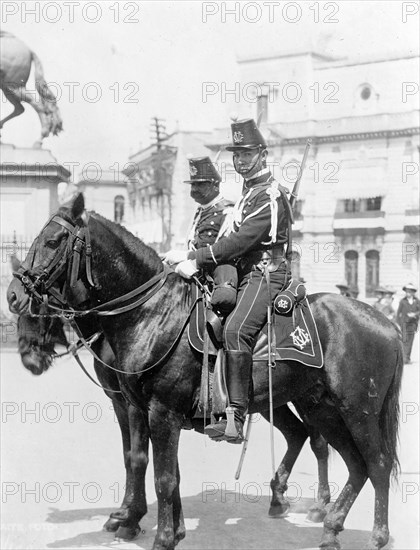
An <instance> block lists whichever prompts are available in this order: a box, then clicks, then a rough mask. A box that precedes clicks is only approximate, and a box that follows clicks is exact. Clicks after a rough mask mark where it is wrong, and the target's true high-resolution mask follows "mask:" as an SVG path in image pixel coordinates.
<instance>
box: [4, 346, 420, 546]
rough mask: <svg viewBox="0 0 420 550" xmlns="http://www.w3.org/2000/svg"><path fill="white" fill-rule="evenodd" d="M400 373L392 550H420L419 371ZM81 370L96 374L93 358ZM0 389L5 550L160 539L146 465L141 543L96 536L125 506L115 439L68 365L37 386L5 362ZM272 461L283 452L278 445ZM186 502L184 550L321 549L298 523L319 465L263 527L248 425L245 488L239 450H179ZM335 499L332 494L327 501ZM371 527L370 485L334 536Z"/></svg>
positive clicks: (259, 463)
mask: <svg viewBox="0 0 420 550" xmlns="http://www.w3.org/2000/svg"><path fill="white" fill-rule="evenodd" d="M414 357H415V358H416V361H415V363H413V364H411V365H408V366H406V367H405V372H404V378H403V391H402V396H401V403H402V405H401V406H402V414H401V432H400V435H401V437H400V439H401V449H402V450H401V453H400V459H401V466H402V475H401V477H400V479H399V483H398V485H396V484H394V486H393V488H392V492H391V503H390V530H391V536H392V538H391V541H390V543H389V545H388V548H394V549H398V550H408V549H413V550H414V549H418V548H420V542H419V536H418V532H419V531H418V517H419V507H418V502H419V498H418V488H419V433H420V430H419V410H418V403H419V394H418V392H419V363H418V337H417V340H416V342H415V353H414ZM85 362H86V364H87V365H89V366H90V365H91V361H90V359H89V357H88V356H86V357H85ZM1 379H2V424H1V426H2V442H3V445H2V524H1V528H2V543H1V548H2V549H6V548H7V549H12V548H13V549H18V548H19V549H20V548H22V549H23V548H28V549H29V548H30V549H44V548H72V549H77V548H83V549H90V548H115V547H118V548H121V550H125V549H127V550H128V549H138V550H140V549H143V548H145V549H150V548H151V546H152V541H153V537H154V535H155V527H156V513H157V506H156V498H155V493H154V487H153V464H152V463H151V464H150V465H149V470H148V474H147V494H148V503H149V512H148V514H147V516H146V517H145V518H144V520H143V522H142V528H143V529H144V530H145V534H143V535H141V536H140V538H139V539H137V540H136V541H134V542H132V543H116V542H114V540H113V535H112V534H111V533H105V532H103V531H101V527H102V525H103V523H104V522H105V521H106V519H107V516H108V514H109V513H110V512H111V511H112V510H113V509H114V508H115V507H117V503H119V502H120V501H121V499H122V494H123V486H124V469H123V461H122V453H121V442H120V436H119V429H118V425H117V423H116V419H115V418H114V415H113V411H112V410H111V409H110V402H109V401H108V400H107V398H106V397H105V396H104V395H103V393H102V392H101V390H100V389H98V388H96V387H95V386H94V385H93V384H92V383H91V382H90V381H89V380H88V379H87V378H86V377H85V375H84V374H83V373H82V372H81V370H80V369H79V368H78V367H77V365H76V363H75V362H74V361H73V360H71V359H67V358H66V359H61V360H59V361H58V362H57V364H56V365H54V367H53V368H51V370H50V371H49V372H47V373H46V374H45V375H43V376H41V377H34V376H32V375H31V374H30V373H29V372H27V371H25V369H24V368H23V367H22V366H21V364H20V360H19V357H18V355H17V354H16V353H14V352H11V351H5V352H3V353H2V354H1ZM276 441H277V444H276V460H277V461H280V458H281V455H282V453H283V452H284V448H285V446H284V441H283V439H282V437H281V436H280V435H278V436H276ZM180 449H181V450H180V466H181V475H182V482H181V494H182V496H183V505H184V514H185V517H186V524H187V529H188V533H187V538H186V539H185V540H184V541H183V542H182V543H181V544H180V545H179V548H180V550H182V549H184V550H187V549H196V550H198V549H203V550H204V549H208V550H210V549H215V550H216V549H224V548H229V549H230V548H237V549H258V550H260V549H284V550H292V549H309V548H316V547H317V545H318V543H319V541H320V537H321V530H322V527H321V526H319V525H314V524H311V523H306V522H305V512H306V510H307V509H308V507H309V506H310V505H311V503H312V501H313V498H314V493H315V491H316V482H317V476H316V463H315V459H314V457H313V455H312V453H311V451H310V448H309V446H308V445H306V446H305V448H304V451H303V453H302V456H301V457H300V458H299V460H298V463H297V464H296V467H295V470H294V472H293V474H292V476H291V483H290V487H289V492H288V496H289V498H290V500H291V501H292V502H293V505H292V511H291V513H290V514H289V516H288V517H286V518H284V519H277V520H274V519H270V518H269V517H268V515H267V512H268V507H269V484H268V482H269V480H270V477H271V474H270V472H271V466H270V447H269V430H268V424H267V423H266V422H265V421H264V420H262V419H260V420H259V421H258V422H256V423H255V426H254V428H253V433H252V438H251V442H250V445H249V449H248V454H247V457H246V460H245V464H244V468H243V471H242V476H241V479H240V481H238V482H235V480H234V473H235V470H236V467H237V462H238V458H239V454H240V448H238V447H236V446H231V445H226V444H217V443H213V442H211V441H209V440H208V439H207V438H204V437H203V436H200V435H198V434H196V433H193V432H183V433H182V438H181V445H180ZM345 479H346V470H345V468H344V465H343V463H342V460H341V458H340V457H339V455H338V454H337V453H334V454H332V456H331V459H330V480H331V483H332V484H333V485H332V488H333V491H338V490H339V489H340V488H341V487H342V486H343V483H344V482H345ZM334 496H336V494H335V495H334ZM372 523H373V491H372V487H371V485H370V483H368V484H367V485H366V486H365V488H364V489H363V491H362V493H361V494H360V496H359V498H358V500H357V501H356V503H355V505H354V506H353V508H352V510H351V512H350V514H349V516H348V518H347V521H346V524H345V527H346V530H345V531H344V532H343V534H342V536H341V542H342V548H343V549H345V550H349V549H359V548H362V547H363V546H364V545H365V544H366V542H367V541H368V538H369V533H370V529H371V526H372Z"/></svg>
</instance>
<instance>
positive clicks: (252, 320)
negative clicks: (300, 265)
mask: <svg viewBox="0 0 420 550" xmlns="http://www.w3.org/2000/svg"><path fill="white" fill-rule="evenodd" d="M286 280H287V273H285V272H284V271H282V270H278V271H273V272H271V273H270V288H268V285H267V281H266V278H265V275H264V273H262V272H261V271H260V270H259V269H253V270H252V271H250V272H249V273H246V274H245V275H243V277H241V278H240V283H239V287H238V297H237V302H236V307H235V309H234V310H233V311H232V313H231V314H230V315H229V317H228V318H227V320H226V323H225V326H224V334H223V336H224V343H225V349H226V351H234V350H237V351H248V352H250V353H252V350H253V349H254V346H255V343H256V341H257V337H258V333H259V332H260V330H261V329H262V328H263V327H264V325H265V323H266V322H267V308H268V306H269V305H270V304H271V303H272V301H273V299H274V297H275V296H276V294H277V293H278V292H279V291H280V290H281V289H282V288H283V286H284V284H285V282H286Z"/></svg>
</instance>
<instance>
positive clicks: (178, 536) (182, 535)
mask: <svg viewBox="0 0 420 550" xmlns="http://www.w3.org/2000/svg"><path fill="white" fill-rule="evenodd" d="M185 535H186V532H185V531H177V532H176V533H175V537H174V543H175V546H176V545H177V544H179V543H180V542H181V540H183V539H185Z"/></svg>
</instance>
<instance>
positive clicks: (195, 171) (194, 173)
mask: <svg viewBox="0 0 420 550" xmlns="http://www.w3.org/2000/svg"><path fill="white" fill-rule="evenodd" d="M197 174H198V170H197V168H196V166H194V164H190V175H191V176H196V175H197Z"/></svg>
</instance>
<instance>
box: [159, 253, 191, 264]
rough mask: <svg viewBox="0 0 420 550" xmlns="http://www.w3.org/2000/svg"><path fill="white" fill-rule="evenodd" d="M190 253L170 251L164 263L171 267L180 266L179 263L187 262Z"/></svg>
mask: <svg viewBox="0 0 420 550" xmlns="http://www.w3.org/2000/svg"><path fill="white" fill-rule="evenodd" d="M187 256H188V252H186V251H185V250H169V251H168V252H166V254H165V257H164V259H163V261H164V262H165V263H167V264H169V265H173V264H179V262H185V260H186V259H187Z"/></svg>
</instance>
